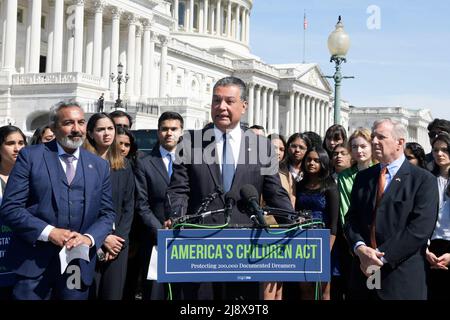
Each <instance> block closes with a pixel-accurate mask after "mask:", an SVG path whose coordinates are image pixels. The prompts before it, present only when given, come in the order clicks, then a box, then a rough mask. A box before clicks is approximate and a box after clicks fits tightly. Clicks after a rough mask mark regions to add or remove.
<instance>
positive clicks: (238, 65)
mask: <svg viewBox="0 0 450 320" xmlns="http://www.w3.org/2000/svg"><path fill="white" fill-rule="evenodd" d="M233 68H235V69H237V70H239V69H244V70H248V69H251V70H257V71H261V72H264V73H267V74H270V75H273V76H275V77H278V76H279V75H280V73H279V70H278V69H277V68H275V67H272V66H270V65H268V64H265V63H263V62H260V61H257V60H254V59H245V60H234V61H233Z"/></svg>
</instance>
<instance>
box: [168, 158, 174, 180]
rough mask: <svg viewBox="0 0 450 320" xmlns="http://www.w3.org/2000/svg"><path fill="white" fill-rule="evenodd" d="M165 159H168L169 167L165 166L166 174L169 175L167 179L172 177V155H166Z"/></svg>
mask: <svg viewBox="0 0 450 320" xmlns="http://www.w3.org/2000/svg"><path fill="white" fill-rule="evenodd" d="M167 158H168V159H169V165H168V166H167V173H168V174H169V179H170V177H172V164H173V161H172V155H171V154H170V153H168V154H167Z"/></svg>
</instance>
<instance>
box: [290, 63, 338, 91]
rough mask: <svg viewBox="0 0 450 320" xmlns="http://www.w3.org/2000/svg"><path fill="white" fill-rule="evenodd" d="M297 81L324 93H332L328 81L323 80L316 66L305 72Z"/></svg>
mask: <svg viewBox="0 0 450 320" xmlns="http://www.w3.org/2000/svg"><path fill="white" fill-rule="evenodd" d="M298 81H300V82H303V83H306V84H308V85H310V86H312V87H315V88H318V89H321V90H324V91H329V92H331V91H332V89H331V86H330V84H329V82H328V80H326V78H324V74H323V73H322V71H321V70H320V68H319V66H318V65H317V64H315V65H314V66H313V67H311V68H309V69H308V70H307V71H305V72H304V73H303V75H301V76H300V77H299V78H298Z"/></svg>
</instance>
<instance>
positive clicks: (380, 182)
mask: <svg viewBox="0 0 450 320" xmlns="http://www.w3.org/2000/svg"><path fill="white" fill-rule="evenodd" d="M386 172H387V166H385V167H383V168H382V169H381V172H380V176H379V177H378V186H377V199H376V204H375V209H374V210H373V220H372V225H371V226H370V246H371V247H372V248H373V249H376V248H377V241H376V235H375V225H376V220H377V209H378V206H379V205H380V202H381V198H383V193H384V187H385V185H386Z"/></svg>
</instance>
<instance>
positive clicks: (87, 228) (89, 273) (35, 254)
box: [0, 141, 115, 285]
mask: <svg viewBox="0 0 450 320" xmlns="http://www.w3.org/2000/svg"><path fill="white" fill-rule="evenodd" d="M58 166H61V163H60V161H59V158H58V149H57V145H56V142H55V141H52V142H49V143H47V144H40V145H35V146H30V147H27V148H23V149H22V150H21V151H20V153H19V156H18V158H17V161H16V164H15V166H14V168H13V170H12V172H11V175H10V176H9V180H8V184H7V186H6V190H5V193H4V197H3V203H2V206H1V208H0V215H1V217H2V220H3V221H4V223H5V224H6V225H8V226H10V227H11V229H12V230H13V237H12V239H11V246H10V249H9V252H10V253H11V254H9V255H8V257H7V260H8V263H9V265H10V267H11V269H12V271H13V272H15V273H17V274H19V275H22V276H25V277H30V278H33V277H37V276H39V275H41V274H42V273H43V272H44V271H45V270H46V268H47V267H48V266H49V263H50V261H51V260H53V258H54V257H55V256H56V255H57V254H58V253H59V251H60V250H61V248H60V247H57V246H55V245H54V244H53V243H51V242H43V241H38V237H39V236H40V234H41V233H42V231H43V230H44V228H45V227H46V226H47V225H49V224H50V225H53V226H55V227H63V228H65V227H66V226H60V225H59V219H58V211H59V209H58V206H59V204H58V202H59V201H60V193H61V190H60V188H59V186H60V183H61V181H62V180H61V176H60V175H59V172H61V171H62V169H61V170H57V168H58ZM78 170H82V171H83V174H84V182H85V192H84V200H85V203H84V212H81V213H80V214H82V215H83V219H82V221H83V222H82V224H81V227H80V228H79V230H75V231H77V232H79V233H81V234H85V233H87V234H90V235H91V236H92V237H93V238H94V241H95V246H94V247H93V248H91V250H90V262H85V261H84V260H81V261H80V267H81V268H80V269H81V277H82V280H83V282H84V283H85V284H86V285H90V284H91V283H92V279H93V276H94V267H95V261H96V254H95V253H96V251H97V248H99V247H100V246H101V245H102V243H103V241H104V240H105V238H106V236H107V234H109V233H110V232H111V229H112V225H113V222H114V218H115V212H114V210H113V206H112V199H111V181H110V178H109V164H108V163H107V162H106V161H105V160H103V159H101V158H100V157H97V156H95V155H93V154H91V153H90V152H87V151H86V150H84V149H83V148H80V159H79V160H78V165H77V171H78Z"/></svg>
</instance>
